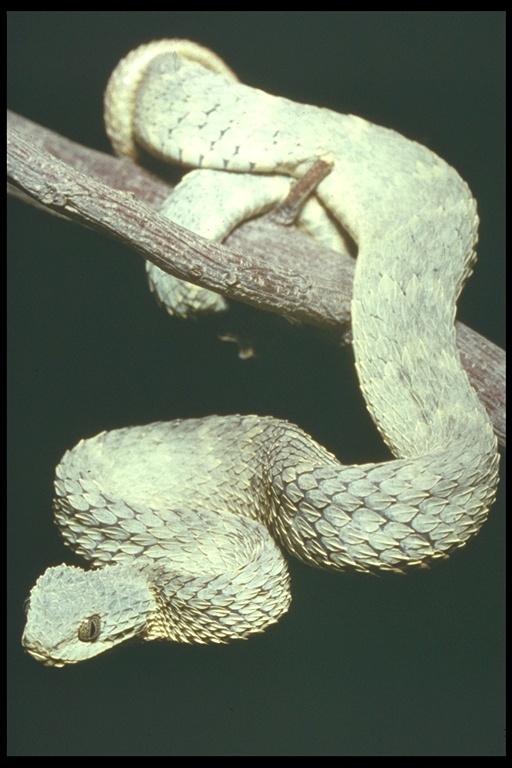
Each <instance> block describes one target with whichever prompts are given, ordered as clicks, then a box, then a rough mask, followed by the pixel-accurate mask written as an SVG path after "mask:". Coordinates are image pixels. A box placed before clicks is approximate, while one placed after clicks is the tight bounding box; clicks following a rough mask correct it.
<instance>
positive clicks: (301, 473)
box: [22, 40, 498, 667]
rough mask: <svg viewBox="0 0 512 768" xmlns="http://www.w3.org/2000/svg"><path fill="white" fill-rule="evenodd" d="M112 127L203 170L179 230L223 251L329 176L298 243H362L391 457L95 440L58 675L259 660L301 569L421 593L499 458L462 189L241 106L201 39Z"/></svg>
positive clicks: (53, 599)
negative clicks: (421, 578)
mask: <svg viewBox="0 0 512 768" xmlns="http://www.w3.org/2000/svg"><path fill="white" fill-rule="evenodd" d="M105 115H106V124H107V132H108V134H109V137H110V139H111V142H112V145H113V148H114V150H115V152H116V153H117V154H118V155H123V156H128V157H131V158H132V159H134V160H136V159H137V157H138V154H139V153H140V152H141V151H144V152H146V153H149V154H151V155H154V156H155V157H157V158H159V159H160V160H165V161H167V162H174V163H176V164H179V165H181V166H185V167H187V168H192V169H193V170H191V171H190V172H189V173H187V174H186V175H185V176H184V178H183V180H182V181H181V182H180V184H178V186H177V187H176V188H175V190H174V192H173V193H172V195H171V196H170V197H169V199H168V201H166V203H164V207H163V209H162V212H163V213H164V215H166V216H168V217H169V218H171V219H172V220H173V221H175V222H176V223H177V224H179V225H181V226H183V227H186V228H187V229H190V230H192V231H194V232H196V233H197V234H199V235H200V236H202V237H205V238H209V239H212V240H217V241H219V242H221V241H222V240H223V238H224V237H225V236H226V235H227V234H228V232H230V231H231V230H232V229H233V228H234V227H235V226H236V225H237V223H239V222H240V221H242V220H243V219H245V218H248V217H250V216H253V215H256V214H259V213H261V212H263V211H265V210H269V209H271V208H272V207H274V206H276V205H277V204H279V202H282V201H283V200H285V199H286V197H287V195H288V194H289V192H290V189H291V187H292V186H293V184H294V183H295V182H296V180H297V179H300V178H302V177H303V176H304V174H305V173H307V171H308V169H309V168H311V166H312V164H314V163H315V162H316V161H318V159H319V158H322V159H325V158H328V159H329V160H330V162H331V163H332V169H331V171H330V173H328V174H327V175H326V176H325V178H324V179H323V180H321V181H320V183H319V184H318V185H317V187H316V189H315V190H314V192H313V193H312V194H311V196H310V197H309V198H308V200H307V202H306V203H305V204H304V206H303V208H302V210H301V211H300V214H299V216H298V220H297V226H299V227H300V228H302V229H304V230H305V231H306V232H309V234H310V235H312V236H313V237H316V238H317V239H318V240H320V241H321V242H323V243H324V244H325V245H327V247H330V248H331V249H334V250H342V244H343V238H344V235H343V233H346V232H348V233H349V235H350V236H351V237H352V238H353V240H354V241H355V243H356V244H357V260H356V271H355V277H354V286H353V297H352V304H351V315H352V333H353V349H354V355H355V361H356V368H357V373H358V378H359V383H360V388H361V391H362V395H363V397H364V400H365V402H366V405H367V408H368V410H369V412H370V414H371V416H372V418H373V420H374V422H375V424H376V426H377V428H378V430H379V432H380V433H381V435H382V437H383V440H384V441H385V443H386V444H387V446H388V447H389V449H390V451H391V453H392V456H393V457H392V458H390V459H389V460H388V461H384V462H380V463H366V464H362V465H350V464H343V463H341V462H340V461H339V460H338V459H337V458H336V456H334V455H333V454H332V453H330V452H329V451H328V450H326V449H325V448H324V447H322V446H321V445H319V444H318V443H317V442H315V440H314V439H313V438H312V437H311V436H309V435H308V434H306V433H305V432H304V431H303V430H302V429H300V427H299V426H296V425H294V424H291V423H289V422H287V421H285V420H282V419H278V418H274V417H272V416H256V415H231V416H216V415H211V416H206V417H204V418H197V419H184V420H176V421H171V422H156V423H152V424H147V425H143V426H130V427H125V428H121V429H114V430H111V431H104V432H102V433H100V434H98V435H96V436H93V437H90V438H87V439H84V440H81V441H80V442H79V443H78V444H77V445H76V446H75V447H74V448H72V449H71V450H68V451H66V453H65V454H64V456H63V458H62V460H61V462H60V463H59V465H58V466H57V468H56V473H55V498H54V514H55V520H56V523H57V525H58V528H59V529H60V532H61V533H62V536H63V538H64V541H65V543H66V544H67V545H68V546H69V547H70V548H71V549H72V550H74V551H75V552H76V553H77V554H79V555H81V556H82V557H83V558H85V559H86V560H87V561H88V562H89V568H87V569H84V568H80V567H76V566H70V565H67V564H62V565H58V566H56V567H50V568H48V569H47V570H46V571H45V572H44V574H43V575H42V576H40V577H39V579H38V580H37V582H36V584H35V586H34V587H33V588H32V590H31V592H30V596H29V598H28V600H27V617H26V624H25V629H24V633H23V637H22V644H23V646H24V648H25V650H26V651H27V652H28V653H29V654H31V655H32V656H33V657H34V658H35V659H37V660H38V661H42V662H43V663H45V664H47V665H49V666H56V667H62V666H64V665H66V664H71V663H76V662H78V661H82V660H85V659H90V658H92V657H94V656H96V655H98V654H100V653H102V652H103V651H106V650H109V649H111V648H113V647H114V646H116V645H118V644H119V643H121V642H124V641H126V640H128V639H130V638H139V639H141V640H146V641H149V640H154V639H166V640H171V641H175V642H186V643H221V642H228V641H231V640H235V639H243V638H247V637H248V636H249V635H251V634H253V633H257V632H262V631H264V630H266V629H267V628H268V627H269V626H270V625H272V624H275V623H276V622H277V621H278V620H279V619H280V617H281V616H282V615H283V614H284V613H286V611H287V610H288V608H289V605H290V600H291V592H290V577H289V571H288V566H287V561H286V556H287V555H292V556H294V557H296V558H298V559H299V560H300V561H302V562H303V563H305V564H308V565H311V566H314V567H319V568H325V569H332V570H335V571H340V572H342V571H345V570H347V569H353V570H356V571H359V572H386V571H389V572H404V571H405V570H407V569H408V568H410V567H414V566H419V567H423V566H426V565H429V564H431V563H433V562H434V561H436V560H440V559H444V558H446V557H447V556H448V555H449V554H450V553H451V552H453V551H454V550H456V549H457V548H460V547H462V546H464V545H465V544H466V542H467V541H468V540H469V539H470V537H472V536H473V535H474V534H476V533H477V532H478V530H479V529H480V528H481V526H482V524H483V523H484V521H485V520H486V518H487V515H488V512H489V508H490V506H491V505H492V502H493V500H494V497H495V492H496V486H497V482H498V453H497V445H496V438H495V435H494V432H493V429H492V426H491V423H490V420H489V417H488V415H487V413H486V411H485V409H484V407H483V405H482V404H481V403H480V401H479V399H478V397H477V395H476V394H475V392H474V391H473V389H472V388H471V386H470V384H469V382H468V379H467V376H466V374H465V372H464V370H463V368H462V366H461V363H460V360H459V355H458V352H457V349H456V343H455V329H454V321H455V312H456V301H457V298H458V296H459V294H460V291H461V289H462V287H463V285H464V283H465V281H466V279H467V278H468V277H469V275H470V274H471V271H472V268H473V265H474V260H475V247H476V242H477V233H478V215H477V209H476V202H475V200H474V199H473V196H472V194H471V192H470V190H469V188H468V186H467V184H466V183H465V182H464V181H463V179H462V178H461V177H460V176H459V174H458V173H457V172H456V171H455V170H454V169H453V168H452V167H451V166H450V165H449V164H448V163H446V162H445V161H444V160H442V159H441V158H439V157H438V156H437V155H436V154H434V153H433V152H432V151H430V150H429V149H427V148H426V147H424V146H422V145H420V144H418V143H416V142H414V141H411V140H409V139H407V138H405V137H403V136H402V135H400V134H399V133H397V132H395V131H393V130H391V129H389V128H385V127H380V126H377V125H374V124H372V123H370V122H368V121H366V120H364V119H362V118H360V117H356V116H353V115H342V114H338V113H335V112H333V111H331V110H328V109H325V108H320V107H315V106H311V105H303V104H298V103H295V102H292V101H289V100H287V99H285V98H282V97H276V96H273V95H270V94H268V93H265V92H264V91H261V90H257V89H255V88H251V87H249V86H246V85H243V84H241V83H239V82H238V80H237V78H236V76H235V75H234V73H233V72H232V71H231V69H230V68H229V67H228V66H227V65H226V64H225V63H224V62H223V61H222V59H220V58H219V57H218V56H217V55H216V54H215V53H213V52H211V51H209V50H208V49H206V48H204V47H203V46H201V45H199V44H197V43H194V42H191V41H187V40H161V41H155V42H153V43H148V44H145V45H142V46H140V47H139V48H138V49H136V50H135V51H132V52H131V53H130V54H128V56H127V57H125V58H124V59H123V60H122V61H121V62H120V63H119V64H118V66H117V67H116V69H115V70H114V73H113V74H112V76H111V78H110V80H109V84H108V86H107V90H106V95H105ZM149 279H150V284H151V286H152V288H153V289H154V290H155V291H156V292H157V294H158V295H159V298H160V300H161V301H162V302H163V303H164V304H165V305H166V307H167V309H168V311H169V312H170V313H171V314H178V315H183V316H185V315H187V314H189V313H190V312H191V311H195V310H199V311H200V310H205V311H208V310H211V309H214V310H221V311H224V310H225V308H226V301H225V299H224V298H223V297H222V296H220V295H218V294H215V293H212V292H210V291H208V290H206V289H204V288H200V287H196V286H192V285H190V284H183V283H181V282H180V281H177V280H176V279H175V278H173V277H171V276H169V275H166V274H165V273H163V272H160V271H157V270H156V267H153V266H151V267H150V268H149Z"/></svg>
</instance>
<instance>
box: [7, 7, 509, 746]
mask: <svg viewBox="0 0 512 768" xmlns="http://www.w3.org/2000/svg"><path fill="white" fill-rule="evenodd" d="M161 37H186V38H190V39H193V40H195V41H197V42H200V43H202V44H204V45H206V46H208V47H210V48H212V49H213V50H214V51H216V52H217V53H218V54H220V55H221V56H222V57H223V58H224V59H225V60H226V62H227V63H228V64H229V65H230V66H231V67H232V68H233V69H234V70H235V71H236V72H237V73H238V75H239V76H240V79H241V80H242V81H243V82H246V83H248V84H250V85H254V86H258V87H260V88H263V89H264V90H267V91H269V92H273V93H278V94H281V95H285V96H287V97H289V98H292V99H294V100H297V101H304V102H309V103H316V104H319V105H322V106H327V107H330V108H332V109H334V110H337V111H340V112H352V113H354V114H358V115H361V116H362V117H365V118H367V119H369V120H371V121H373V122H376V123H380V124H383V125H386V126H388V127H392V128H394V129H396V130H398V131H400V132H401V133H403V134H405V135H406V136H409V137H411V138H414V139H416V140H417V141H420V142H421V143H424V144H426V145H427V146H429V147H430V148H431V149H433V150H434V151H435V152H437V153H438V154H439V155H441V156H442V157H444V158H445V159H446V160H448V161H449V162H450V163H451V164H452V165H454V166H455V167H456V168H457V170H458V171H459V172H460V173H461V175H462V176H463V177H464V178H465V179H466V180H467V181H468V183H469V184H470V186H471V188H472V190H473V193H474V195H475V197H476V198H477V200H478V203H479V211H480V216H481V220H482V223H481V235H480V247H479V263H478V265H477V268H476V272H475V275H474V276H473V278H472V280H471V281H470V283H469V284H468V286H467V288H466V289H465V291H464V295H463V298H462V301H461V304H460V311H459V317H460V318H461V319H462V320H463V321H464V322H466V323H467V324H469V325H471V326H473V327H474V328H475V329H477V330H478V331H480V332H481V333H483V334H484V335H486V336H488V337H489V338H491V339H492V340H493V341H495V342H497V343H498V344H503V331H504V320H503V312H504V253H505V251H504V235H503V231H504V212H503V162H504V160H503V154H504V152H503V145H504V132H503V118H504V116H503V110H504V105H503V79H504V74H503V72H504V14H503V13H502V12H500V11H491V12H454V11H450V12H426V11H422V12H382V13H378V12H336V13H330V12H305V13H299V12H274V13H273V12H245V13H243V12H207V13H204V12H198V11H196V12H172V11H170V12H149V13H147V12H122V13H119V12H91V13H87V12H69V13H60V12H10V13H9V14H8V98H9V107H10V108H11V109H13V110H15V111H17V112H19V113H21V114H23V115H24V116H26V117H29V118H31V119H33V120H35V121H37V122H39V123H41V124H43V125H46V126H47V127H49V128H52V129H54V130H56V131H58V132H59V133H61V134H63V135H65V136H68V137H69V138H72V139H74V140H76V141H79V142H81V143H83V144H86V145H88V146H92V147H95V148H98V149H102V150H105V151H108V145H107V140H106V138H105V136H104V133H103V127H102V114H101V112H102V106H101V98H102V92H103V89H104V86H105V83H106V81H107V78H108V75H109V73H110V71H111V70H112V69H113V67H114V66H115V64H116V63H117V61H118V60H119V59H120V58H121V57H122V56H123V55H124V54H126V53H127V52H128V51H129V50H130V49H131V48H133V47H135V46H136V45H138V44H140V43H142V42H147V41H148V40H151V39H158V38H161ZM8 222H9V244H8V266H9V272H8V276H9V295H8V297H9V305H8V309H9V383H10V398H9V416H10V428H9V456H10V475H9V477H10V482H9V499H8V512H9V535H10V540H9V541H10V543H9V550H8V553H9V609H10V610H9V635H8V637H9V645H8V653H9V659H8V669H9V701H10V704H9V713H10V714H9V731H8V734H9V755H59V756H60V755H151V756H153V755H155V756H160V755H162V756H164V755H185V756H188V755H201V756H210V755H212V756H213V755H229V756H231V755H233V756H234V755H244V756H245V755H321V756H324V755H325V756H331V755H441V754H443V755H502V754H504V741H503V737H504V734H503V708H504V707H503V677H504V662H503V635H504V631H503V630H504V616H503V559H504V539H503V527H504V505H503V502H502V500H500V501H499V502H498V503H497V504H496V505H495V507H494V508H493V510H492V512H491V516H490V519H489V521H488V523H487V524H486V525H485V526H484V528H483V529H482V531H481V533H480V534H479V536H477V537H476V538H475V540H474V541H471V542H470V544H469V545H468V546H467V547H466V548H465V549H464V550H462V551H460V552H458V553H456V554H455V555H454V556H453V557H452V558H451V559H450V560H449V561H447V562H446V563H440V564H438V565H436V566H435V567H434V568H433V569H432V570H430V571H421V572H417V573H411V574H409V575H407V576H406V577H392V576H385V577H382V578H371V577H364V576H357V575H351V574H347V575H340V574H332V573H324V572H321V571H315V570H313V569H308V568H306V567H305V566H301V565H300V564H298V563H291V564H290V566H291V571H292V579H293V585H292V587H293V596H294V600H293V604H292V609H291V611H290V613H289V614H288V615H287V616H286V617H284V619H283V620H282V621H281V622H280V623H279V624H278V625H276V626H275V627H273V628H271V629H270V630H269V631H268V632H266V633H265V634H263V635H261V636H255V637H253V638H251V639H250V640H249V641H247V642H239V643H234V644H231V645H228V646H208V647H192V646H184V645H183V646H182V645H175V644H170V643H148V644H137V643H131V644H127V645H125V646H121V647H120V648H118V649H117V650H116V651H115V652H112V653H110V654H105V655H104V656H100V657H98V658H97V659H95V660H93V661H91V662H88V663H86V664H83V665H78V666H75V667H70V668H65V669H62V670H55V669H53V670H52V669H47V668H45V667H43V666H42V665H39V664H37V663H36V662H34V661H33V660H32V659H31V658H30V657H28V656H27V655H25V654H24V653H23V651H22V648H21V645H20V636H21V632H22V628H23V610H22V604H23V599H24V597H25V596H26V595H27V594H28V592H29V590H30V588H31V586H32V584H33V583H34V581H35V580H36V578H37V576H38V575H39V574H40V573H42V572H43V570H44V569H45V568H46V567H47V566H49V565H55V564H58V563H60V562H63V561H64V560H66V561H67V562H74V560H73V556H72V555H71V553H69V552H68V551H67V550H66V549H65V548H64V546H63V544H62V542H61V540H60V538H59V535H58V532H57V529H56V528H55V527H54V526H53V524H52V521H51V506H50V505H51V497H52V480H53V471H54V467H55V465H56V463H57V462H58V460H59V458H60V456H61V455H62V453H63V452H64V450H65V449H66V448H68V447H71V446H72V445H73V444H74V443H75V442H76V441H77V440H78V439H80V438H81V437H86V436H90V435H92V434H95V433H96V432H98V431H100V430H102V429H110V428H114V427H118V426H126V425H129V424H138V423H144V422H149V421H153V420H159V419H172V418H177V417H188V416H201V415H205V414H209V413H230V412H231V413H233V412H243V413H250V412H255V413H262V414H263V413H268V414H272V415H274V416H281V417H286V418H289V419H290V420H292V421H295V422H297V423H299V424H300V425H301V426H302V427H303V428H304V429H306V430H307V431H309V432H311V433H312V434H313V436H314V437H316V438H317V439H318V440H320V441H321V442H323V443H324V444H325V445H326V446H327V447H329V448H331V449H332V450H334V451H336V452H337V454H338V455H339V456H340V458H342V459H343V460H344V461H367V460H370V459H373V458H377V457H378V456H379V455H380V454H382V455H383V452H382V449H381V448H380V441H379V438H378V437H377V436H376V435H375V430H374V429H373V426H372V425H371V422H370V421H369V419H368V417H367V416H366V413H365V411H364V406H363V404H362V402H361V398H360V396H359V394H358V391H357V387H356V385H355V382H354V377H353V375H352V373H351V363H350V355H348V354H347V353H346V352H345V353H344V352H337V351H336V350H333V349H332V348H329V347H327V346H325V345H322V344H320V343H318V341H316V340H311V339H310V338H309V336H308V335H304V334H301V333H300V332H296V333H294V334H292V335H291V337H290V336H287V337H285V338H284V339H279V338H277V335H275V334H272V339H271V340H269V342H268V344H267V345H265V344H264V343H263V345H262V348H261V350H260V355H259V357H258V358H257V359H255V360H252V361H248V362H242V361H240V360H239V359H238V358H237V356H236V353H235V349H234V347H233V346H232V345H227V344H220V342H217V341H215V339H214V338H212V334H210V333H208V331H207V330H206V331H205V329H204V327H203V326H201V325H199V326H198V325H197V324H194V323H192V324H188V325H187V324H184V323H179V322H173V321H171V320H169V319H168V318H167V317H166V315H165V313H164V312H163V311H162V310H161V309H159V308H158V307H157V306H156V304H155V303H154V302H153V299H152V297H151V295H150V294H149V291H148V290H147V288H146V285H145V279H144V275H143V264H142V260H141V259H140V257H139V256H137V255H135V254H133V253H131V252H129V251H127V250H126V249H124V248H123V247H121V246H120V245H119V244H117V243H114V242H113V241H112V242H111V241H108V240H106V239H104V238H101V237H100V236H99V235H96V234H94V233H91V232H88V231H87V230H85V229H82V228H79V227H77V226H74V225H71V224H68V223H65V222H62V221H59V220H57V219H53V218H52V217H50V216H48V215H46V214H44V213H40V212H37V211H36V210H34V209H33V208H30V207H28V206H24V205H22V204H20V203H18V202H15V201H13V202H10V204H9V219H8ZM76 562H77V561H76Z"/></svg>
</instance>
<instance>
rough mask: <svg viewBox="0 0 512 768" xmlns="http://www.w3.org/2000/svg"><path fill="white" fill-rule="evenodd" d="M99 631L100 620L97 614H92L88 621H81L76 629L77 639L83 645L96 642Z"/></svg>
mask: <svg viewBox="0 0 512 768" xmlns="http://www.w3.org/2000/svg"><path fill="white" fill-rule="evenodd" d="M100 630H101V619H100V617H99V616H98V614H97V613H93V615H92V616H89V618H88V619H85V621H82V623H81V624H80V626H79V627H78V639H79V640H81V641H82V642H83V643H90V642H91V641H92V640H96V638H97V637H98V635H99V633H100Z"/></svg>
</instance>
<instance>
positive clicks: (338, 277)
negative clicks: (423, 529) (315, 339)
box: [8, 113, 506, 447]
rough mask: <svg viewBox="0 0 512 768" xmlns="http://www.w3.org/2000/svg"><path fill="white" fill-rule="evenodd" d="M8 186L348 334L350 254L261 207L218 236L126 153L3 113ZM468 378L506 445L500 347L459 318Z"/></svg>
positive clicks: (169, 262)
mask: <svg viewBox="0 0 512 768" xmlns="http://www.w3.org/2000/svg"><path fill="white" fill-rule="evenodd" d="M8 190H9V192H10V193H11V194H13V195H16V196H17V197H19V198H21V199H23V200H24V201H25V202H28V203H30V204H32V205H37V206H38V207H42V208H44V209H45V210H46V211H48V212H49V213H53V214H55V215H60V216H63V217H65V218H67V219H71V220H73V221H76V222H77V223H80V224H82V225H83V226H87V227H90V228H94V229H97V230H99V231H101V232H104V233H106V234H109V235H110V236H112V237H115V238H117V239H119V240H122V241H123V242H124V243H125V244H126V245H128V246H130V247H132V248H134V249H135V250H136V251H138V252H139V253H141V254H142V255H143V256H144V257H145V258H147V259H149V260H150V261H152V262H153V263H154V264H156V265H157V266H159V267H161V268H162V269H164V270H165V271H166V272H169V273H170V274H173V275H175V276H176V277H179V278H181V279H183V280H188V281H190V282H193V283H197V284H198V285H202V286H204V287H205V288H211V289H212V290H214V291H217V292H219V293H222V294H224V295H226V296H228V297H229V298H231V299H235V300H237V301H242V302H245V303H248V304H251V305H253V306H256V307H258V308H260V309H264V310H266V311H270V312H274V313H277V314H281V315H283V316H285V317H287V318H288V319H290V320H295V321H299V322H302V323H306V324H310V325H314V326H317V327H319V328H322V329H324V330H326V331H328V332H329V334H330V335H331V336H332V337H333V338H334V339H336V341H337V342H338V343H340V342H342V341H343V340H344V339H346V338H348V337H349V328H350V300H351V294H352V279H353V272H354V260H353V259H352V258H351V257H350V256H348V255H345V256H343V255H340V254H338V253H334V252H331V251H328V250H326V249H324V248H320V247H319V246H317V245H316V244H315V243H314V242H313V241H312V240H311V239H310V238H308V237H306V236H304V235H301V234H300V233H298V232H296V231H295V230H292V229H288V228H286V227H282V226H278V225H276V224H274V223H272V222H271V221H270V220H269V219H268V217H267V218H262V219H258V220H254V221H251V222H247V223H245V224H243V225H242V226H241V227H239V228H238V229H237V230H236V231H235V232H234V233H232V234H231V235H230V237H229V238H228V239H227V240H226V243H225V244H224V245H222V246H221V245H217V244H215V243H211V242H210V241H207V240H204V239H203V238H200V237H198V236H197V235H195V234H193V233H192V232H189V231H187V230H185V229H183V228H181V227H178V226H177V225H175V224H173V223H172V222H170V221H169V220H168V219H166V218H164V217H163V216H160V215H159V213H158V212H157V210H156V209H157V208H158V207H159V205H160V204H161V203H162V202H163V200H164V199H165V197H167V195H168V194H169V193H170V191H171V190H172V187H171V186H170V185H168V184H166V183H165V182H163V181H162V180H161V179H160V178H159V177H158V176H156V175H154V174H152V173H150V172H149V171H147V170H145V169H144V168H142V167H140V166H137V165H134V164H133V163H132V162H130V161H128V160H119V159H117V158H114V157H111V156H109V155H105V154H104V153H101V152H97V151H95V150H91V149H87V148H85V147H82V146H80V145H78V144H76V143H74V142H71V141H70V140H68V139H66V138H64V137H62V136H59V135H58V134H55V133H53V132H52V131H49V130H48V129H46V128H43V127H41V126H39V125H36V124H35V123H32V122H30V121H29V120H26V119H25V118H23V117H20V116H19V115H15V114H14V113H8ZM457 343H458V347H459V351H460V354H461V360H462V363H463V365H464V367H465V369H466V371H467V373H468V376H469V378H470V380H471V383H472V385H473V386H474V388H475V389H476V391H477V392H478V394H479V396H480V398H481V400H482V401H483V403H484V404H485V406H486V408H487V410H488V412H489V414H490V416H491V419H492V421H493V424H494V428H495V431H496V434H497V435H498V439H499V441H500V445H501V446H503V447H504V446H505V441H506V427H505V394H504V393H505V353H504V351H503V350H501V349H500V348H499V347H497V346H496V345H494V344H493V343H492V342H490V341H489V340H487V339H484V338H483V337H482V336H480V335H479V334H477V333H476V332H475V331H473V330H471V329H470V328H468V327H467V326H464V325H462V324H461V323H458V324H457Z"/></svg>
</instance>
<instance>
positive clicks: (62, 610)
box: [22, 565, 155, 667]
mask: <svg viewBox="0 0 512 768" xmlns="http://www.w3.org/2000/svg"><path fill="white" fill-rule="evenodd" d="M154 610H155V599H154V596H153V593H152V591H151V587H150V584H149V580H148V578H147V574H146V572H145V570H144V569H143V568H134V567H133V566H132V567H126V566H124V565H111V566H107V567H106V568H102V569H101V570H97V571H94V570H92V571H85V570H83V569H82V568H76V567H74V566H68V565H59V566H57V567H55V568H48V569H47V570H46V571H45V572H44V574H43V575H42V576H40V578H39V579H38V580H37V582H36V584H35V586H34V587H33V588H32V591H31V593H30V597H29V599H28V600H27V622H26V625H25V630H24V632H23V638H22V643H23V646H24V648H25V650H26V651H27V652H28V653H29V654H30V655H31V656H33V657H34V658H35V659H37V660H38V661H42V662H43V664H46V665H47V666H54V667H62V666H64V665H65V664H74V663H76V662H78V661H85V660H86V659H90V658H92V657H93V656H97V655H98V654H100V653H103V651H107V650H109V649H110V648H112V647H113V646H115V645H117V644H118V643H121V642H124V641H125V640H128V639H129V638H131V637H135V636H137V635H143V634H144V631H145V628H146V625H147V622H148V620H149V618H150V616H151V614H152V613H153V612H154Z"/></svg>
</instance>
